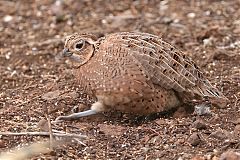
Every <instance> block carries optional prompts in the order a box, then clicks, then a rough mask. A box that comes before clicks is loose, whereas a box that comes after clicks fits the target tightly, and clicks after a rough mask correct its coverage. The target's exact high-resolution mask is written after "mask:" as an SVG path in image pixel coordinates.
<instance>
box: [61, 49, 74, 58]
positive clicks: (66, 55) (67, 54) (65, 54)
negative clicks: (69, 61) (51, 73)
mask: <svg viewBox="0 0 240 160" xmlns="http://www.w3.org/2000/svg"><path fill="white" fill-rule="evenodd" d="M72 54H73V53H72V52H70V51H69V49H68V48H64V50H63V52H62V56H63V57H70V56H72Z"/></svg>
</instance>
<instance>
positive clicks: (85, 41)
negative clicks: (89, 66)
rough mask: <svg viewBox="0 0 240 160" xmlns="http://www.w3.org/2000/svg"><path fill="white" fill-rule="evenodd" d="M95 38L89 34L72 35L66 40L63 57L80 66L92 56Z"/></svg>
mask: <svg viewBox="0 0 240 160" xmlns="http://www.w3.org/2000/svg"><path fill="white" fill-rule="evenodd" d="M96 41H97V38H96V37H94V36H93V35H91V34H78V33H76V34H73V35H70V36H68V37H67V38H66V41H65V45H64V50H63V53H62V56H63V57H68V58H69V59H71V60H73V61H74V62H76V63H77V64H78V66H81V65H83V64H85V63H87V62H88V60H89V59H90V58H91V57H92V56H93V54H94V51H95V47H94V45H95V44H96Z"/></svg>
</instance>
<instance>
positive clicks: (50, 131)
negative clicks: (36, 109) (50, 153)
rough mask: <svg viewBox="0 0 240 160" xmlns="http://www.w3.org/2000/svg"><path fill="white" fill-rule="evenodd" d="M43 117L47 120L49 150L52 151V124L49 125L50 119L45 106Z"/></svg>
mask: <svg viewBox="0 0 240 160" xmlns="http://www.w3.org/2000/svg"><path fill="white" fill-rule="evenodd" d="M44 108H45V111H46V112H45V113H46V114H45V117H46V118H47V121H48V131H49V148H50V150H53V131H52V124H51V120H50V117H49V114H48V113H49V112H48V108H47V105H45V107H44Z"/></svg>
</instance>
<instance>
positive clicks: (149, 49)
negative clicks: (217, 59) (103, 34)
mask: <svg viewBox="0 0 240 160" xmlns="http://www.w3.org/2000/svg"><path fill="white" fill-rule="evenodd" d="M108 42H109V43H112V44H113V45H114V44H118V45H119V44H121V47H124V48H127V49H128V50H129V53H130V54H132V56H133V57H134V58H135V59H136V60H137V61H138V62H139V63H140V64H141V65H142V66H143V68H144V69H145V72H146V74H147V75H148V76H149V77H150V79H151V81H152V82H153V83H154V84H156V85H160V86H162V87H164V88H166V89H173V90H175V91H177V92H189V93H194V94H197V95H200V96H203V97H204V96H206V97H215V98H225V97H224V95H223V94H222V93H221V92H219V91H218V89H216V88H215V87H213V86H212V85H211V84H210V83H209V81H208V80H207V79H206V78H205V77H204V75H203V73H202V72H201V71H200V70H199V68H198V67H197V65H196V64H195V63H194V62H193V61H192V60H191V59H190V58H188V57H187V56H186V55H184V54H183V53H182V52H181V51H180V50H178V49H176V48H175V47H173V46H172V45H170V44H169V43H167V42H164V41H163V40H162V39H161V38H159V37H157V36H154V35H151V34H147V33H135V32H132V33H131V32H123V33H117V34H111V35H109V37H108Z"/></svg>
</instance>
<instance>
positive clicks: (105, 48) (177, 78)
mask: <svg viewBox="0 0 240 160" xmlns="http://www.w3.org/2000/svg"><path fill="white" fill-rule="evenodd" d="M62 56H63V57H67V58H69V59H71V60H72V61H73V62H74V63H75V64H76V67H75V69H74V72H75V76H76V78H77V82H78V84H79V86H80V87H82V88H84V91H85V92H86V93H87V94H89V95H92V96H93V97H95V98H96V102H95V103H93V104H92V105H91V108H90V109H89V110H87V111H83V112H79V113H73V114H71V115H69V116H59V117H58V118H57V119H56V120H57V121H61V120H70V119H77V118H79V117H84V116H88V115H93V114H96V113H99V112H105V111H109V110H117V111H121V112H124V113H132V114H139V115H147V114H151V113H157V112H162V111H168V110H170V109H172V108H176V107H178V106H179V105H181V104H183V103H185V102H189V101H191V100H194V99H206V98H207V99H209V100H210V101H211V102H212V103H222V102H225V101H226V100H227V98H226V97H225V96H224V95H223V94H222V93H221V92H220V91H218V89H217V88H215V87H213V86H212V85H211V84H210V82H209V81H208V80H207V79H206V78H205V76H204V75H203V73H202V72H201V70H200V69H199V67H198V66H197V65H196V64H195V63H194V62H193V61H192V60H191V59H190V58H189V57H187V56H186V55H185V54H184V53H182V52H181V51H180V50H178V49H177V48H175V47H174V46H172V45H171V44H169V43H167V42H165V41H163V40H162V38H160V37H158V36H155V35H152V34H148V33H138V32H120V33H112V34H108V35H106V36H103V37H100V38H97V37H96V36H94V35H92V34H78V33H76V34H73V35H71V36H68V37H67V38H66V41H65V46H64V50H63V53H62Z"/></svg>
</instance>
